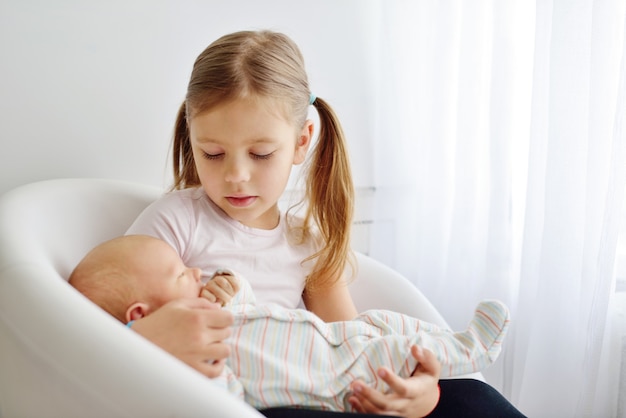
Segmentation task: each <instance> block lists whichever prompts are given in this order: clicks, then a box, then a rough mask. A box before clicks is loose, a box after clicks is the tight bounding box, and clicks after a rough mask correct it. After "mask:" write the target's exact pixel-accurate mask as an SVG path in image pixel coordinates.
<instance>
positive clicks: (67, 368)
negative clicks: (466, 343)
mask: <svg viewBox="0 0 626 418" xmlns="http://www.w3.org/2000/svg"><path fill="white" fill-rule="evenodd" d="M160 193H162V190H160V189H158V188H154V187H150V186H145V185H139V184H133V183H127V182H122V181H116V180H104V179H60V180H49V181H43V182H38V183H32V184H29V185H25V186H22V187H18V188H16V189H14V190H12V191H10V192H7V193H5V194H4V195H2V196H0V417H2V418H10V417H63V418H69V417H96V416H101V417H107V418H109V417H117V416H120V417H171V416H176V417H197V416H209V415H210V416H219V417H255V416H261V415H260V414H259V413H258V412H257V411H255V410H254V409H252V408H250V407H249V406H247V405H246V404H245V403H243V402H241V401H239V400H238V399H236V398H234V397H232V396H230V395H229V394H228V393H225V392H224V391H223V390H222V389H220V388H218V387H217V386H215V385H213V384H212V383H211V381H210V380H209V379H207V378H205V377H204V376H202V375H201V374H199V373H197V372H196V371H195V370H193V369H191V368H190V367H188V366H186V365H185V364H184V363H182V362H180V361H178V360H177V359H175V358H174V357H172V356H170V355H169V354H167V353H165V352H163V351H162V350H160V349H159V348H157V347H156V346H154V345H152V344H151V343H149V342H148V341H146V340H144V339H143V338H141V337H140V336H138V335H136V334H134V333H132V332H128V331H127V329H126V328H125V327H124V326H123V325H122V324H120V323H119V322H117V321H116V320H114V319H113V318H112V317H110V316H109V315H107V314H106V313H105V312H104V311H102V310H100V309H99V308H97V307H96V306H95V305H93V304H92V303H91V302H89V301H88V300H87V299H85V298H83V297H82V296H81V295H80V294H79V293H78V292H76V291H75V290H74V289H73V288H72V287H71V286H70V285H68V284H67V281H66V280H67V277H68V275H69V273H70V272H71V270H72V269H73V267H74V266H75V265H76V263H77V262H78V261H79V260H80V259H81V258H82V257H83V256H84V255H85V254H86V252H87V251H88V250H90V249H91V248H93V247H94V246H95V245H97V244H99V243H100V242H102V241H104V240H106V239H109V238H112V237H114V236H118V235H122V234H123V233H124V232H125V230H126V228H127V227H128V226H129V225H130V223H131V222H132V221H133V220H134V219H135V217H136V216H137V215H138V214H139V213H140V212H141V211H142V210H143V209H144V208H145V207H146V206H147V205H148V204H149V203H150V202H152V201H153V200H154V199H156V198H157V197H158V196H159V194H160ZM357 259H358V275H357V279H356V280H355V281H354V282H353V283H352V284H351V287H350V289H351V293H352V295H353V297H354V299H355V303H356V305H357V308H358V309H359V310H360V311H362V310H365V309H369V308H374V307H376V308H385V309H393V310H397V311H401V312H404V313H407V314H410V315H412V316H415V317H418V318H421V319H424V320H427V321H430V322H435V323H438V324H440V325H445V321H444V320H443V318H442V317H441V315H440V314H439V313H438V312H437V310H436V309H435V308H434V307H433V306H432V304H431V303H430V302H429V301H428V300H427V299H426V298H425V297H424V296H423V295H422V294H421V292H420V291H419V290H418V289H417V288H415V287H414V286H413V285H412V284H411V283H410V282H409V281H408V280H406V279H405V278H404V277H402V276H401V275H399V274H398V273H397V272H394V271H393V270H392V269H390V268H388V267H386V266H384V265H382V264H381V263H379V262H377V261H375V260H373V259H372V258H369V257H367V256H364V255H362V254H359V255H358V256H357ZM473 377H478V378H481V375H480V374H476V375H473Z"/></svg>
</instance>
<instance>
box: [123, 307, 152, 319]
mask: <svg viewBox="0 0 626 418" xmlns="http://www.w3.org/2000/svg"><path fill="white" fill-rule="evenodd" d="M149 309H150V307H149V306H148V304H147V303H143V302H135V303H133V304H132V305H130V306H129V308H128V309H127V310H126V323H129V322H130V321H135V320H137V319H141V318H143V317H144V316H146V315H148V312H149Z"/></svg>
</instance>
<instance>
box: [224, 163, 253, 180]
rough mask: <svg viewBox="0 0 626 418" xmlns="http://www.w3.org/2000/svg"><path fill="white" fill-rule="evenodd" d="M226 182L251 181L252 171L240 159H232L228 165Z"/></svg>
mask: <svg viewBox="0 0 626 418" xmlns="http://www.w3.org/2000/svg"><path fill="white" fill-rule="evenodd" d="M225 170H226V173H225V176H224V178H225V180H226V181H227V182H229V183H241V182H245V181H248V180H250V170H249V168H248V166H247V164H246V163H245V162H243V161H241V160H240V159H237V158H231V159H229V161H228V162H227V163H226V168H225Z"/></svg>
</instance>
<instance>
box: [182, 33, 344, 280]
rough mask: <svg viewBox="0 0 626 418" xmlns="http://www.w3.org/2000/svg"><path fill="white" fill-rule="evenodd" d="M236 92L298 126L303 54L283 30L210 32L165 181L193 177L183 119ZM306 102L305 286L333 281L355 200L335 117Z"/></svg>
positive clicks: (189, 183)
mask: <svg viewBox="0 0 626 418" xmlns="http://www.w3.org/2000/svg"><path fill="white" fill-rule="evenodd" d="M243 97H263V98H270V99H272V100H273V101H274V102H275V103H278V104H280V106H279V108H280V110H281V111H282V112H283V115H284V116H285V117H286V119H287V120H289V121H293V124H294V126H296V127H302V126H304V123H305V121H306V118H307V115H308V106H309V104H310V103H309V100H310V97H311V91H310V89H309V84H308V78H307V74H306V71H305V69H304V59H303V57H302V54H301V53H300V50H299V49H298V46H297V45H296V44H295V43H294V42H293V41H292V40H291V39H290V38H289V37H287V36H286V35H284V34H281V33H276V32H271V31H259V32H252V31H243V32H236V33H232V34H229V35H225V36H223V37H221V38H220V39H218V40H216V41H215V42H213V43H212V44H211V45H209V46H208V47H207V48H206V49H205V50H204V51H203V52H202V53H201V54H200V55H199V56H198V58H197V59H196V62H195V63H194V66H193V70H192V73H191V78H190V80H189V85H188V87H187V95H186V98H185V101H184V102H183V104H182V106H181V107H180V110H179V112H178V117H177V119H176V126H175V129H174V139H173V152H172V156H173V168H174V186H173V187H172V189H184V188H188V187H197V186H199V185H200V179H199V178H198V173H197V171H196V167H195V164H194V159H193V154H192V149H191V143H190V140H189V128H188V121H190V120H191V119H192V118H193V117H194V116H196V115H198V114H200V113H203V112H206V111H208V110H210V109H211V108H213V107H214V106H216V105H219V104H221V103H226V102H227V101H230V100H233V99H236V98H243ZM312 104H313V106H315V108H316V109H317V112H318V114H319V118H320V132H319V135H318V142H317V144H316V146H315V148H314V150H313V151H312V154H313V156H312V159H310V160H309V162H308V164H307V170H306V181H305V184H306V194H305V196H306V203H307V204H306V212H305V215H304V221H305V222H304V227H303V228H304V231H303V235H302V237H303V239H306V238H307V237H310V228H311V225H312V224H314V225H315V226H316V227H317V229H318V230H319V232H320V236H321V238H322V239H323V246H322V248H321V249H320V251H318V252H317V253H315V254H313V255H312V256H311V257H309V258H307V260H312V259H316V262H315V265H314V267H313V269H312V271H311V274H310V275H309V277H308V278H307V283H306V291H308V292H312V291H314V290H318V289H326V288H328V287H331V286H333V285H334V284H335V283H336V281H337V280H338V279H339V278H340V277H341V275H342V273H343V271H344V269H345V267H346V261H350V262H351V256H352V253H351V251H350V229H351V226H352V214H353V207H354V188H353V184H352V174H351V172H350V163H349V160H348V152H347V149H346V142H345V138H344V133H343V130H342V129H341V125H340V123H339V120H338V119H337V116H336V115H335V113H334V112H333V110H332V109H331V107H330V106H329V105H328V103H326V101H324V100H323V99H320V98H315V100H314V102H313V103H312ZM307 260H303V262H304V261H307ZM351 264H352V263H351Z"/></svg>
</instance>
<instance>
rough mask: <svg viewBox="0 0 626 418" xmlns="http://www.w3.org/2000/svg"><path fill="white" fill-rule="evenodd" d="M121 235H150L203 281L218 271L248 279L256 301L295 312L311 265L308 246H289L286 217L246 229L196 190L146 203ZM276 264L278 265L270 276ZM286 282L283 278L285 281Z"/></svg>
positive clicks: (172, 194)
mask: <svg viewBox="0 0 626 418" xmlns="http://www.w3.org/2000/svg"><path fill="white" fill-rule="evenodd" d="M127 234H143V235H152V236H155V237H158V238H161V239H163V240H164V241H166V242H167V243H169V244H170V245H171V246H172V247H174V249H176V251H177V252H178V254H180V255H181V258H182V259H183V261H184V262H185V264H186V265H188V266H194V267H198V268H200V269H202V272H203V277H205V278H206V279H208V278H209V277H210V276H211V274H213V272H214V271H215V270H217V269H219V268H228V269H230V270H234V271H235V272H238V273H240V274H242V275H243V276H244V277H247V278H249V279H248V280H250V283H251V284H252V286H253V288H254V289H255V294H256V298H257V300H259V302H260V303H276V304H277V305H280V306H283V307H285V308H295V307H297V306H298V304H299V303H300V299H301V295H302V291H303V290H304V281H305V278H306V276H307V275H308V274H309V272H310V269H311V267H312V265H311V263H306V264H304V265H303V264H302V260H304V259H305V258H307V257H308V256H310V255H311V254H314V253H315V252H316V249H315V248H314V246H313V245H311V243H310V242H311V241H309V244H302V245H289V244H288V239H289V236H288V227H287V222H286V217H285V216H284V215H282V216H281V220H280V223H279V225H278V227H276V228H275V229H272V230H264V229H255V228H250V227H247V226H245V225H242V224H241V223H239V222H237V221H234V220H233V219H231V218H229V217H228V216H227V215H226V214H225V213H224V212H223V211H222V210H220V209H219V208H218V207H217V206H216V205H215V204H213V203H212V202H211V200H210V199H209V198H208V197H207V195H206V193H204V190H203V189H202V188H194V189H185V190H179V191H174V192H171V193H168V194H166V195H165V196H163V197H162V198H160V199H159V200H157V201H156V202H154V203H153V204H151V205H150V206H149V207H148V208H147V209H146V210H145V211H144V212H143V213H142V214H141V215H139V217H138V218H137V220H136V221H135V222H134V223H133V224H132V226H131V227H130V228H129V230H128V231H127ZM276 265H280V266H281V271H280V274H276V273H277V271H276ZM286 277H288V278H290V279H289V280H286V279H285V278H286Z"/></svg>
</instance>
